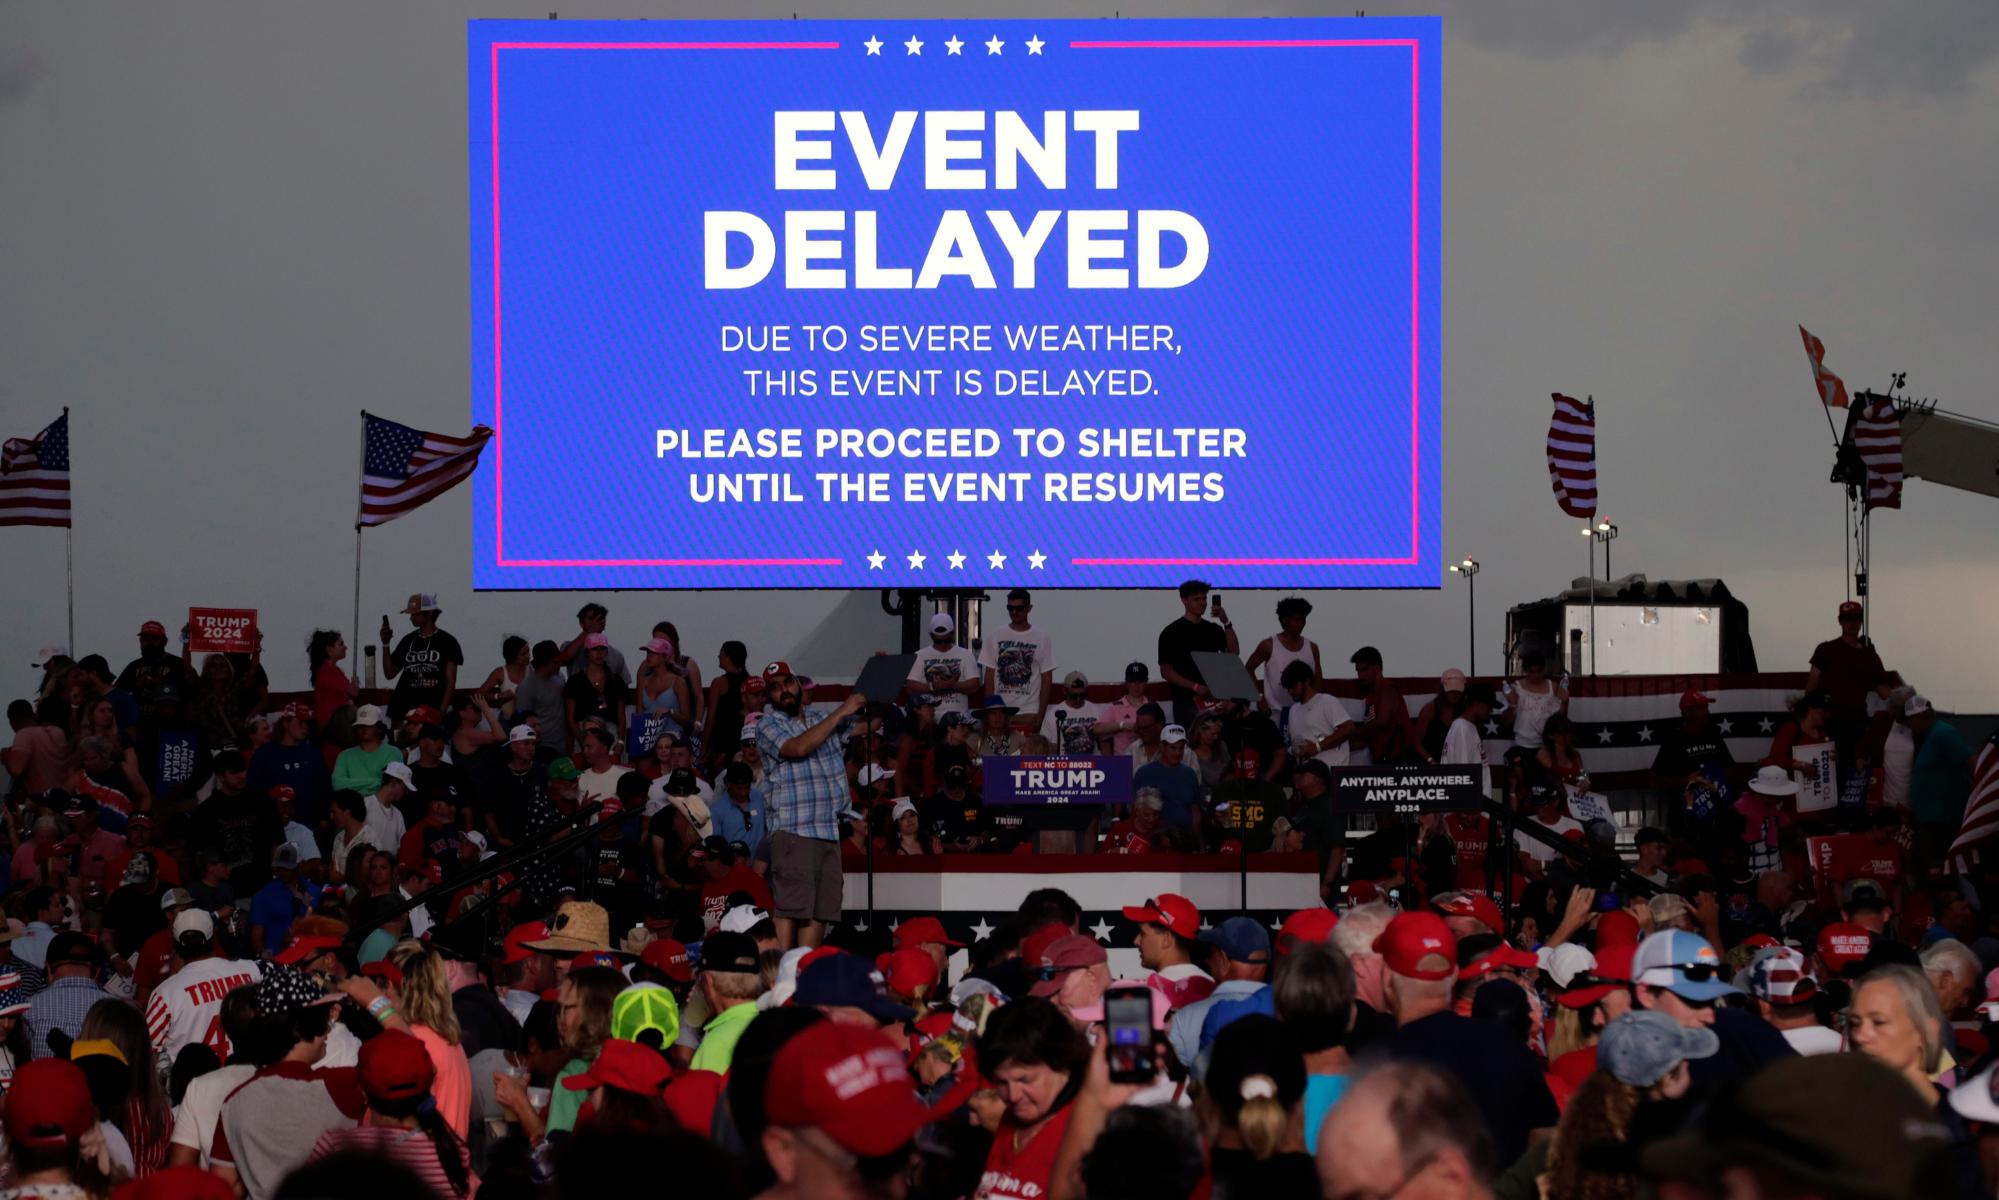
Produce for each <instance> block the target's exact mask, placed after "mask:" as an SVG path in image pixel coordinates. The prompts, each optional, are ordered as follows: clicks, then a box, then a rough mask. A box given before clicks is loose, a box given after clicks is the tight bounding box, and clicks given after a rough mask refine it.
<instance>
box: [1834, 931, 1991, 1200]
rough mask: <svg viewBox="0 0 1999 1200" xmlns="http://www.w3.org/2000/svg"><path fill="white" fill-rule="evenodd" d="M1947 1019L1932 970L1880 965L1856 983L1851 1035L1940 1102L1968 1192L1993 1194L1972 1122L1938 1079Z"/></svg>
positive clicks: (1848, 1020)
mask: <svg viewBox="0 0 1999 1200" xmlns="http://www.w3.org/2000/svg"><path fill="white" fill-rule="evenodd" d="M1944 1021H1945V1017H1944V1013H1943V1005H1942V1004H1941V1003H1939V1002H1938V1000H1937V993H1936V989H1935V988H1934V987H1932V986H1930V981H1929V977H1928V976H1926V975H1924V974H1923V973H1922V972H1921V971H1920V970H1918V969H1917V968H1915V967H1909V966H1903V965H1900V964H1896V965H1894V966H1886V967H1876V968H1875V969H1873V970H1872V971H1869V972H1868V973H1867V974H1865V975H1863V976H1861V977H1860V982H1858V983H1856V984H1854V985H1853V1000H1852V1003H1850V1004H1849V1005H1848V1006H1847V1010H1846V1037H1847V1041H1849V1042H1850V1043H1852V1045H1853V1048H1854V1049H1855V1050H1856V1051H1858V1052H1859V1053H1861V1054H1865V1055H1866V1056H1867V1057H1869V1058H1871V1059H1873V1060H1875V1061H1876V1062H1878V1063H1881V1064H1882V1065H1883V1066H1886V1067H1889V1068H1890V1069H1892V1070H1894V1071H1895V1072H1896V1073H1897V1074H1899V1075H1901V1076H1902V1078H1904V1079H1906V1080H1908V1081H1909V1086H1910V1087H1912V1088H1914V1089H1916V1092H1917V1094H1918V1095H1920V1096H1922V1097H1923V1098H1924V1099H1925V1100H1927V1101H1929V1102H1930V1103H1931V1104H1933V1105H1935V1106H1936V1114H1937V1120H1938V1122H1939V1123H1940V1124H1942V1125H1943V1127H1944V1128H1945V1129H1947V1130H1949V1131H1950V1140H1951V1146H1950V1155H1951V1160H1952V1163H1953V1164H1954V1165H1955V1167H1956V1170H1957V1175H1958V1180H1959V1183H1960V1185H1961V1186H1962V1188H1963V1190H1964V1194H1965V1195H1967V1196H1989V1195H1991V1194H1992V1191H1991V1189H1990V1188H1988V1187H1987V1186H1985V1182H1984V1175H1985V1171H1984V1167H1983V1166H1982V1164H1981V1163H1980V1160H1979V1157H1978V1145H1977V1143H1976V1142H1975V1141H1973V1140H1972V1137H1971V1127H1970V1126H1969V1125H1967V1124H1965V1121H1964V1118H1963V1117H1961V1116H1959V1115H1958V1113H1957V1111H1956V1110H1955V1109H1953V1108H1952V1107H1951V1104H1950V1093H1949V1092H1948V1091H1946V1090H1945V1089H1944V1087H1943V1086H1942V1085H1941V1084H1939V1083H1938V1082H1937V1080H1938V1077H1939V1075H1940V1073H1941V1072H1942V1069H1943V1053H1944V1044H1943V1036H1944V1033H1943V1031H1944Z"/></svg>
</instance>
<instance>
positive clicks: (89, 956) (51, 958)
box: [45, 933, 97, 967]
mask: <svg viewBox="0 0 1999 1200" xmlns="http://www.w3.org/2000/svg"><path fill="white" fill-rule="evenodd" d="M45 961H46V964H47V965H48V966H51V967H54V966H58V965H60V964H63V963H89V964H90V965H92V966H95V965H96V964H97V939H96V938H94V937H91V936H90V935H89V934H87V933H58V934H57V935H55V937H53V938H51V939H50V940H49V953H48V958H47V959H46V960H45Z"/></svg>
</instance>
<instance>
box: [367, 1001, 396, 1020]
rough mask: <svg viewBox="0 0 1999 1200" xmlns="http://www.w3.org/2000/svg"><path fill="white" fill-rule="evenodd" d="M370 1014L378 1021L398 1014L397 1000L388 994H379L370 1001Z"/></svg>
mask: <svg viewBox="0 0 1999 1200" xmlns="http://www.w3.org/2000/svg"><path fill="white" fill-rule="evenodd" d="M368 1015H369V1016H371V1017H373V1018H375V1019H376V1020H377V1021H385V1020H387V1019H388V1018H390V1017H393V1016H395V1015H396V1005H395V1001H393V1000H390V999H389V998H388V997H387V996H377V997H375V998H374V999H373V1000H370V1001H368Z"/></svg>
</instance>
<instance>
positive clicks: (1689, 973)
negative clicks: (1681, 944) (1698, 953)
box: [1666, 962, 1721, 983]
mask: <svg viewBox="0 0 1999 1200" xmlns="http://www.w3.org/2000/svg"><path fill="white" fill-rule="evenodd" d="M1666 966H1667V968H1668V969H1669V970H1674V971H1679V972H1681V973H1683V974H1684V975H1686V977H1687V982H1688V983H1706V982H1707V981H1708V980H1710V979H1713V978H1714V977H1715V976H1716V975H1717V974H1719V973H1720V971H1721V968H1720V967H1719V966H1717V965H1716V964H1714V963H1706V962H1690V963H1667V964H1666Z"/></svg>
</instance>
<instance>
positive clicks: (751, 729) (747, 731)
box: [736, 713, 763, 742]
mask: <svg viewBox="0 0 1999 1200" xmlns="http://www.w3.org/2000/svg"><path fill="white" fill-rule="evenodd" d="M761 720H763V714H762V713H751V714H749V715H748V716H746V717H744V718H743V732H742V733H741V734H740V735H739V736H738V737H737V738H736V740H737V741H739V742H754V741H756V740H757V722H758V721H761Z"/></svg>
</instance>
